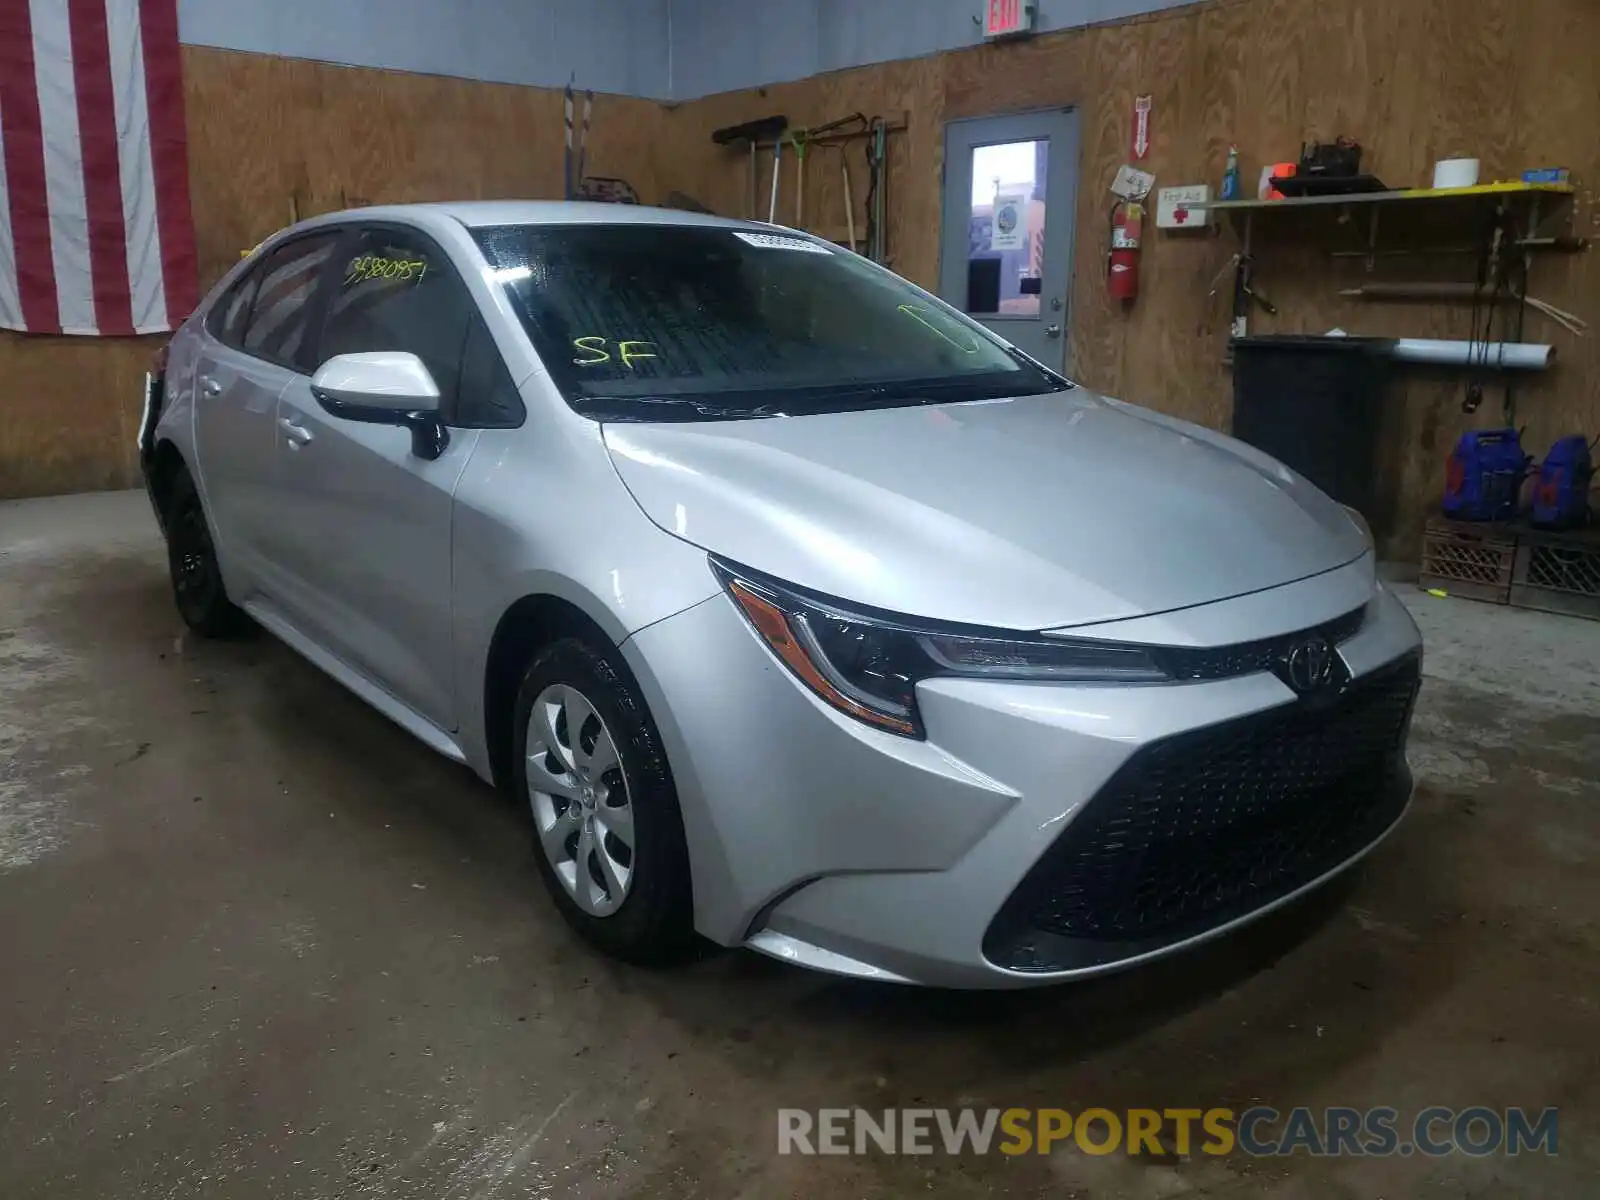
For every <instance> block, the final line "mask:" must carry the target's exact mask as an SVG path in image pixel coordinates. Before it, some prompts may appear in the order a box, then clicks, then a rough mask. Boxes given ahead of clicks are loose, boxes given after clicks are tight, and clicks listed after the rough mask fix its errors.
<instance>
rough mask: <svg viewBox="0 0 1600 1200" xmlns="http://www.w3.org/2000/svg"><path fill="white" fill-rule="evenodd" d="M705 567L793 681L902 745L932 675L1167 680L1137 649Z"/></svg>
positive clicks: (916, 723)
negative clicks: (849, 598) (980, 625)
mask: <svg viewBox="0 0 1600 1200" xmlns="http://www.w3.org/2000/svg"><path fill="white" fill-rule="evenodd" d="M711 566H712V569H713V570H715V571H716V573H717V577H718V578H719V579H720V580H721V581H722V585H723V587H725V588H726V589H727V591H728V595H729V596H731V597H732V598H733V600H734V602H735V603H736V604H738V606H739V608H740V610H741V611H742V612H743V613H744V615H745V616H746V617H747V618H748V619H749V621H750V624H751V625H752V626H753V627H754V629H755V631H756V632H757V633H758V634H760V635H761V639H762V640H763V641H764V642H766V644H767V646H768V648H769V649H771V651H772V652H773V653H774V654H775V655H777V657H778V659H779V661H780V662H782V663H783V664H784V666H786V667H788V668H789V670H790V671H792V672H793V673H794V675H795V677H796V678H798V679H799V680H800V681H801V682H802V683H804V684H805V685H806V686H807V687H809V688H810V689H811V690H812V691H813V692H815V693H816V694H817V695H818V696H820V697H821V698H822V699H824V700H826V701H827V702H828V703H829V704H831V705H833V706H834V707H835V708H837V709H839V710H840V711H841V712H844V713H848V714H849V715H850V716H852V717H855V718H856V719H858V720H861V721H866V722H867V723H868V724H871V725H876V726H877V727H878V728H880V729H888V730H891V731H892V732H894V733H898V734H902V735H904V736H906V737H921V736H922V723H921V720H920V719H919V717H918V715H917V694H916V688H917V684H918V683H919V682H920V681H922V680H924V679H931V678H933V677H935V676H941V675H942V676H969V677H977V678H984V679H1027V680H1055V681H1068V682H1073V683H1159V682H1163V681H1165V680H1167V679H1168V678H1170V677H1169V676H1168V675H1167V674H1166V672H1164V671H1163V670H1161V668H1160V667H1159V666H1157V665H1156V663H1155V661H1154V660H1153V659H1152V658H1151V657H1150V656H1149V655H1148V654H1146V653H1145V652H1144V651H1143V650H1140V649H1139V648H1137V647H1134V646H1118V645H1112V644H1109V643H1105V642H1089V641H1081V640H1073V639H1069V638H1057V637H1047V636H1045V635H1042V634H1030V633H1011V632H1007V631H1004V630H985V629H975V628H971V627H967V626H939V625H936V624H934V623H932V622H922V621H917V620H916V619H915V618H909V617H897V616H892V615H890V614H887V613H868V612H862V611H859V610H856V609H853V608H851V607H849V606H847V605H844V604H841V603H840V602H838V601H834V600H829V599H827V598H825V597H821V596H815V595H810V594H807V593H803V592H801V591H799V590H798V589H796V588H792V587H789V586H788V585H786V584H781V583H779V582H777V581H776V580H773V579H770V578H768V577H766V576H764V575H760V574H758V573H756V572H753V571H749V570H747V569H745V568H743V567H739V566H735V565H734V564H732V563H727V562H723V561H721V560H720V559H717V558H715V557H713V558H712V559H711Z"/></svg>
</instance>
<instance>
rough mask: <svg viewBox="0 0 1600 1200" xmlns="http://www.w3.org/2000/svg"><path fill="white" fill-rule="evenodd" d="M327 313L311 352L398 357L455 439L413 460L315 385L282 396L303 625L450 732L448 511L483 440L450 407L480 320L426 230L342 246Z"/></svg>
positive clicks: (402, 441) (404, 442)
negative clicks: (428, 388) (417, 368)
mask: <svg viewBox="0 0 1600 1200" xmlns="http://www.w3.org/2000/svg"><path fill="white" fill-rule="evenodd" d="M340 253H341V263H340V264H339V266H338V267H337V268H336V269H335V270H334V271H333V272H332V273H330V275H329V277H328V279H329V283H328V286H329V296H328V300H327V303H326V305H324V306H322V313H321V316H320V327H319V330H318V333H317V341H316V358H317V360H318V361H319V362H327V361H328V360H329V359H331V358H333V357H335V356H337V355H340V354H353V353H360V352H364V351H374V350H402V351H408V352H410V353H413V354H415V355H417V357H419V358H420V359H421V360H422V362H423V363H424V364H425V365H426V366H427V368H428V370H429V372H430V373H431V374H432V375H433V377H434V381H435V382H436V383H437V384H438V386H439V391H440V396H441V414H442V416H443V419H444V421H445V423H446V426H447V429H448V440H447V444H446V446H445V448H444V450H443V453H441V454H440V455H439V456H438V457H437V458H433V459H429V458H425V457H421V456H419V455H418V454H417V453H415V452H414V449H413V441H412V435H411V433H410V431H409V430H407V429H404V428H400V427H397V426H389V425H374V424H367V423H363V422H356V421H349V420H345V419H342V418H340V417H336V416H334V415H332V414H331V413H330V412H329V411H328V410H327V409H325V408H324V407H323V406H322V405H321V404H320V403H319V402H318V400H317V399H316V397H315V395H314V393H313V390H312V388H311V386H310V380H309V379H301V380H297V381H296V382H295V383H294V384H293V385H291V386H290V387H287V388H285V389H284V390H283V392H282V393H281V394H280V395H279V397H278V427H279V428H278V442H279V452H278V458H279V462H280V464H281V470H280V472H279V476H278V483H277V486H278V491H279V495H280V504H281V508H282V510H283V511H284V513H285V514H286V520H287V521H288V523H289V529H290V531H291V532H292V537H290V538H288V539H286V544H285V553H286V567H287V570H288V572H289V574H290V575H292V576H293V586H294V588H295V593H296V603H295V610H294V612H293V613H292V614H291V615H292V617H293V619H294V620H295V621H296V623H297V624H299V625H301V626H302V628H304V629H305V631H306V632H307V633H308V634H310V635H311V636H312V637H314V638H315V639H316V640H318V641H319V642H321V643H322V644H323V645H324V646H325V647H327V648H328V649H329V650H330V651H331V652H333V653H334V654H336V655H338V656H339V657H340V658H341V659H342V660H343V661H344V662H345V663H346V665H348V666H350V667H352V668H354V669H355V670H356V671H358V672H360V673H361V674H362V675H364V676H366V677H367V678H368V679H370V680H371V681H372V682H374V683H376V684H378V685H379V686H380V687H382V688H383V689H384V690H386V691H387V692H389V693H390V694H391V695H392V696H394V697H395V698H396V699H398V700H400V701H401V702H402V703H403V704H405V705H407V706H408V707H410V708H411V709H412V710H414V711H415V712H417V713H419V714H420V715H422V716H423V717H425V718H427V719H428V720H429V721H431V722H433V723H434V724H435V725H437V726H439V727H440V728H442V729H446V730H453V729H454V728H455V725H456V721H455V695H454V672H453V665H452V662H453V660H452V638H451V619H452V612H451V591H450V580H451V565H450V554H451V513H452V506H453V503H454V494H455V488H456V484H457V482H458V481H459V479H460V477H461V473H462V470H463V468H464V467H465V465H466V463H467V460H468V458H469V457H470V455H471V453H472V449H473V447H474V445H475V444H476V442H477V438H478V432H477V430H475V429H470V428H462V427H461V426H460V424H459V423H457V424H456V426H455V427H454V428H450V425H451V423H452V422H453V421H455V420H456V417H455V410H456V407H457V400H458V394H459V384H460V377H461V372H462V362H463V353H464V351H465V349H466V345H467V340H468V334H469V331H470V330H471V329H472V328H473V325H474V322H475V321H477V320H479V319H480V318H479V317H478V314H477V308H476V304H475V302H474V301H473V299H472V297H471V294H470V293H469V292H468V291H467V289H466V286H465V285H464V284H463V283H462V282H461V280H460V278H459V276H458V275H457V274H456V272H455V270H454V268H453V267H452V266H451V264H450V261H449V258H448V256H447V255H446V254H445V253H444V252H443V251H442V250H440V249H439V247H438V246H437V245H436V244H435V243H434V242H433V241H432V240H431V239H429V238H427V237H426V236H425V235H423V234H421V233H420V232H418V231H415V230H411V229H409V228H404V227H387V226H373V227H368V228H366V229H364V230H363V231H362V233H361V236H360V238H359V240H358V241H357V242H356V243H354V244H351V245H350V246H348V247H346V248H342V249H341V251H340Z"/></svg>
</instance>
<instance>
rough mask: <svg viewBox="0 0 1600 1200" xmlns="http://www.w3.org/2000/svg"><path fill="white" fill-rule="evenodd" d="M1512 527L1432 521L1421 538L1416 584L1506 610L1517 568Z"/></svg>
mask: <svg viewBox="0 0 1600 1200" xmlns="http://www.w3.org/2000/svg"><path fill="white" fill-rule="evenodd" d="M1517 542H1518V535H1517V529H1516V527H1515V526H1512V525H1510V524H1507V523H1505V522H1500V521H1495V522H1488V523H1482V524H1480V523H1476V522H1472V521H1452V520H1450V519H1449V518H1447V517H1430V518H1429V519H1428V525H1427V528H1426V529H1425V530H1424V531H1423V535H1422V568H1421V570H1420V571H1419V572H1418V575H1417V583H1418V585H1419V586H1420V587H1424V588H1437V589H1439V590H1440V591H1444V592H1448V593H1449V594H1450V595H1452V596H1466V597H1467V598H1468V599H1472V600H1485V601H1488V602H1489V603H1490V604H1506V603H1508V602H1509V601H1510V599H1511V579H1512V575H1513V573H1514V571H1515V569H1516V564H1517Z"/></svg>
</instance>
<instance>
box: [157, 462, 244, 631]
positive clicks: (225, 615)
mask: <svg viewBox="0 0 1600 1200" xmlns="http://www.w3.org/2000/svg"><path fill="white" fill-rule="evenodd" d="M167 569H168V571H169V573H170V574H171V576H172V596H173V599H174V600H175V601H176V603H177V606H178V614H179V615H180V616H181V617H182V618H183V620H184V624H186V625H188V626H189V628H190V629H192V630H194V631H195V632H196V633H198V634H200V635H201V636H202V637H213V638H220V637H233V636H237V635H238V634H240V633H242V632H244V631H245V630H246V629H248V628H249V625H250V622H249V618H248V617H246V616H245V615H244V612H243V611H242V610H240V609H239V608H237V607H235V606H234V604H233V602H232V601H231V600H229V599H228V593H227V590H226V589H225V588H224V587H223V584H222V568H221V567H220V566H219V565H218V564H217V551H216V546H215V544H214V543H213V542H212V540H211V527H210V526H209V525H208V524H207V523H206V513H205V508H204V506H203V505H202V504H201V503H200V493H199V492H198V491H196V490H195V486H194V480H193V479H192V478H191V477H190V475H189V471H188V469H187V468H185V467H179V468H178V473H177V475H176V477H174V479H173V481H172V492H171V496H170V499H169V500H168V502H167Z"/></svg>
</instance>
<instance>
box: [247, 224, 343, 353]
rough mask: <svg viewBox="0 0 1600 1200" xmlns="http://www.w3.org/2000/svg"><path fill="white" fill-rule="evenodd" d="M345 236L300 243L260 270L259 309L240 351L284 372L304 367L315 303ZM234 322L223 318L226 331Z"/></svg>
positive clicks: (255, 305) (276, 252)
mask: <svg viewBox="0 0 1600 1200" xmlns="http://www.w3.org/2000/svg"><path fill="white" fill-rule="evenodd" d="M340 236H341V235H340V234H339V233H338V232H330V233H325V234H318V235H316V236H314V237H306V238H298V239H296V240H295V241H292V242H289V243H288V244H287V245H283V246H279V247H278V248H277V249H276V250H274V251H273V252H272V253H271V254H269V255H267V257H266V258H265V259H264V260H263V261H262V263H261V265H260V266H259V267H257V268H256V270H255V274H256V275H257V276H259V280H260V281H259V282H258V283H256V284H255V285H254V288H253V291H254V297H253V299H254V303H253V304H252V305H251V309H250V319H249V322H248V323H247V324H246V325H245V327H244V331H243V335H242V336H241V337H240V339H239V347H240V349H242V350H244V351H245V352H246V353H249V354H254V355H256V356H257V357H258V358H265V359H269V360H271V361H272V362H275V363H279V364H280V365H282V366H289V367H296V368H297V369H298V368H299V367H300V366H302V365H303V364H302V363H301V362H300V355H301V351H302V349H303V348H304V344H305V337H306V328H307V325H308V324H309V321H310V316H311V297H312V294H313V293H314V292H315V291H316V286H317V278H318V276H319V275H320V274H321V272H322V269H323V267H324V266H326V265H327V262H328V258H329V256H330V255H332V254H333V250H334V247H335V246H336V245H338V243H339V238H340ZM240 290H241V291H244V290H246V289H240ZM232 316H237V314H232ZM232 316H229V315H225V316H224V322H225V328H231V327H232V326H231V319H232Z"/></svg>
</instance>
